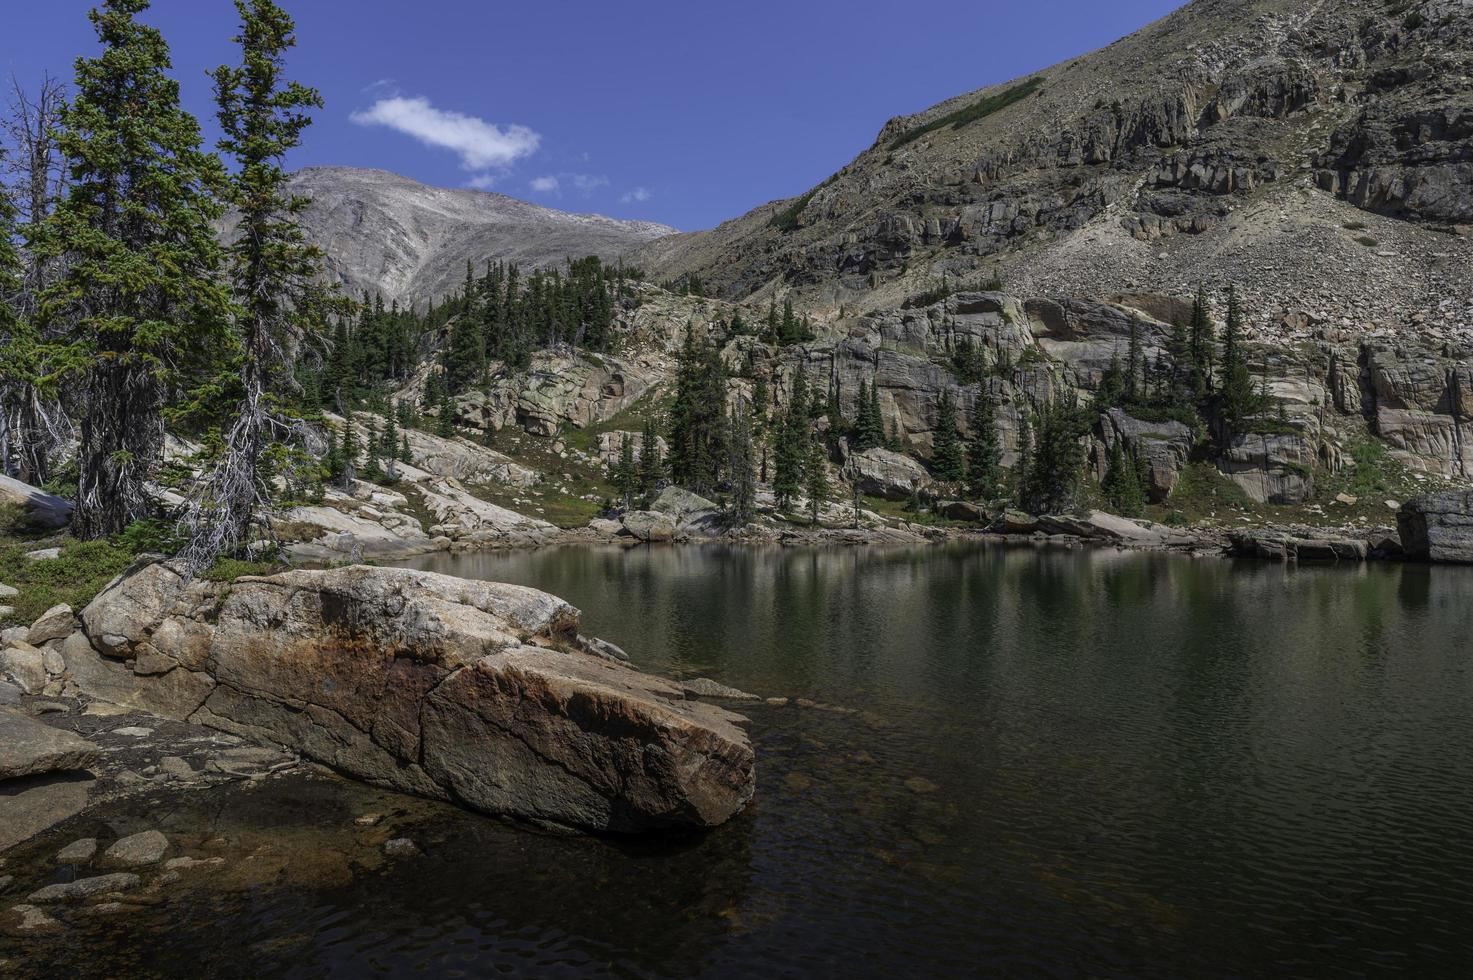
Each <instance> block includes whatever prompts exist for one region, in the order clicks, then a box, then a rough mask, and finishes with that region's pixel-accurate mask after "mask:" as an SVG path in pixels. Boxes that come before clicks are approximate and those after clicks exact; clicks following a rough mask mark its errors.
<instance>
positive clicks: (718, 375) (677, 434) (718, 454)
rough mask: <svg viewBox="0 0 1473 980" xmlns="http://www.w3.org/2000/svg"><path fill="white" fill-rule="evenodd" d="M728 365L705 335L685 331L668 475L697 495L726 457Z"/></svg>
mask: <svg viewBox="0 0 1473 980" xmlns="http://www.w3.org/2000/svg"><path fill="white" fill-rule="evenodd" d="M726 422H727V414H726V365H725V363H724V362H723V361H722V359H721V352H720V351H719V350H718V349H717V348H716V347H715V345H714V344H711V343H709V342H708V341H707V340H706V338H705V337H697V336H696V334H695V331H694V329H691V330H689V331H687V333H686V340H685V344H684V345H683V346H682V348H681V353H680V356H679V358H678V360H677V364H676V372H675V402H674V404H673V405H672V406H671V410H670V476H671V479H672V480H674V481H675V483H676V484H678V485H679V486H682V487H685V488H686V489H688V490H692V491H694V492H695V493H700V494H708V493H710V492H712V491H713V490H714V489H715V488H716V485H717V484H718V483H719V482H720V480H721V474H722V471H723V469H724V466H725V462H726V455H727V447H726V440H727V425H726Z"/></svg>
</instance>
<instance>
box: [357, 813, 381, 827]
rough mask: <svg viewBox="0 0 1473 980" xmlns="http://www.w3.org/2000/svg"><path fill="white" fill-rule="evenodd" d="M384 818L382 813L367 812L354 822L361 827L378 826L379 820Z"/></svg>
mask: <svg viewBox="0 0 1473 980" xmlns="http://www.w3.org/2000/svg"><path fill="white" fill-rule="evenodd" d="M383 818H384V815H383V814H382V813H365V814H363V816H361V817H359V818H358V819H356V820H354V821H353V822H354V823H355V824H357V825H358V826H360V827H376V826H378V822H379V821H380V820H382V819H383Z"/></svg>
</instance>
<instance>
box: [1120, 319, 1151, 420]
mask: <svg viewBox="0 0 1473 980" xmlns="http://www.w3.org/2000/svg"><path fill="white" fill-rule="evenodd" d="M1145 369H1146V365H1145V353H1144V352H1143V351H1142V349H1141V328H1140V324H1139V323H1138V322H1136V320H1135V319H1132V320H1131V321H1130V347H1129V349H1128V351H1127V353H1126V356H1125V392H1124V394H1125V403H1126V404H1127V405H1136V404H1139V403H1140V402H1141V401H1143V400H1144V398H1143V395H1144V392H1143V391H1142V381H1143V376H1144V374H1145Z"/></svg>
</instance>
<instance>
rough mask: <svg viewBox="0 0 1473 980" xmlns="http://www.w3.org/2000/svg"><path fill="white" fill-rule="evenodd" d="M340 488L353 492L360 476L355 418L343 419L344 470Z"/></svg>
mask: <svg viewBox="0 0 1473 980" xmlns="http://www.w3.org/2000/svg"><path fill="white" fill-rule="evenodd" d="M341 476H342V479H341V480H340V482H339V484H338V485H339V486H340V487H342V488H343V489H344V490H347V491H350V492H351V491H352V489H353V481H354V480H355V479H356V478H357V476H358V433H357V431H356V430H355V429H354V427H353V416H351V415H349V416H347V417H346V418H344V419H343V468H342V473H341Z"/></svg>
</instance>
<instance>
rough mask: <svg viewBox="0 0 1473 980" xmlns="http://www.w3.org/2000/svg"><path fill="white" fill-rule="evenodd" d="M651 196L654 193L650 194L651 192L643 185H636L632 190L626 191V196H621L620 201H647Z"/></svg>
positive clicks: (626, 202)
mask: <svg viewBox="0 0 1473 980" xmlns="http://www.w3.org/2000/svg"><path fill="white" fill-rule="evenodd" d="M651 196H652V195H651V194H650V192H649V191H647V190H645V189H644V188H643V187H636V188H635V189H634V190H632V191H626V192H625V193H624V196H623V197H621V198H619V201H620V203H622V204H634V203H636V202H638V203H643V202H645V201H648V200H649V199H650V197H651Z"/></svg>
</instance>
